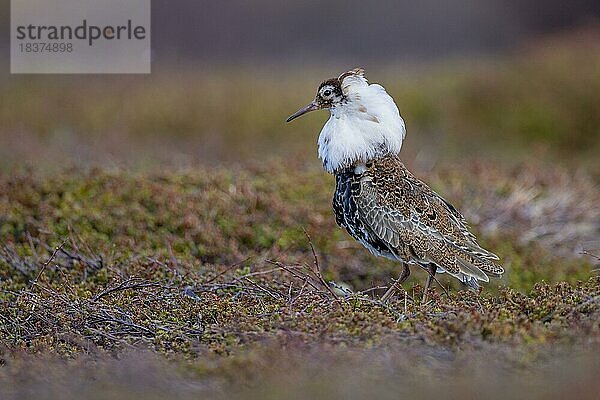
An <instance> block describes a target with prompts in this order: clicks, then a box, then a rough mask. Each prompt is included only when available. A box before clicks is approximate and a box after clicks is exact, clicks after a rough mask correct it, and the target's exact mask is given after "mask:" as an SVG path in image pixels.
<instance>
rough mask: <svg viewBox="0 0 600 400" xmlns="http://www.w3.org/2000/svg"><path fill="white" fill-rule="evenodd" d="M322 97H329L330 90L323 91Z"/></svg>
mask: <svg viewBox="0 0 600 400" xmlns="http://www.w3.org/2000/svg"><path fill="white" fill-rule="evenodd" d="M323 96H325V97H329V96H331V90H329V89H327V90H326V91H324V92H323Z"/></svg>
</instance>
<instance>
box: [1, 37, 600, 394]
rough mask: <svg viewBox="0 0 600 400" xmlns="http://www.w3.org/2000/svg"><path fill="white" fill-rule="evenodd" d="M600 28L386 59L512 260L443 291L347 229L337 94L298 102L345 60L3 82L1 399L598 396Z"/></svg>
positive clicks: (428, 135) (411, 155)
mask: <svg viewBox="0 0 600 400" xmlns="http://www.w3.org/2000/svg"><path fill="white" fill-rule="evenodd" d="M599 37H600V36H599V35H598V33H597V32H582V33H578V34H576V35H572V36H569V37H567V38H564V37H558V38H553V39H551V40H548V41H543V42H539V43H534V44H532V45H530V46H528V47H526V48H523V49H522V50H521V51H519V52H517V53H515V54H512V55H506V56H504V57H503V58H502V59H495V60H482V61H481V62H476V63H470V64H465V63H453V64H444V65H438V64H436V65H431V66H428V67H419V68H418V69H416V68H415V69H411V68H406V69H404V68H395V67H392V66H388V67H386V68H382V69H381V70H379V71H377V70H373V71H367V72H368V76H370V77H371V78H372V80H373V81H380V82H383V83H385V85H386V87H387V88H388V91H389V92H390V93H391V94H392V96H393V97H394V98H395V99H396V102H397V103H398V105H399V106H400V109H401V112H402V114H403V116H404V117H405V120H406V121H407V125H408V136H407V141H406V144H405V149H404V150H403V153H402V158H403V159H404V160H405V162H406V164H407V165H408V166H409V167H410V168H411V169H412V170H413V171H414V172H415V173H416V174H417V175H418V176H419V177H421V178H422V179H423V180H425V181H426V182H428V183H429V184H430V185H431V186H432V187H433V188H434V189H435V190H436V191H438V192H440V193H442V194H443V195H444V197H445V198H447V199H448V200H450V201H452V202H453V203H454V204H455V205H456V206H457V208H459V209H460V210H462V211H463V212H464V214H465V216H466V217H467V219H468V220H469V221H471V222H472V227H473V230H474V232H475V233H477V235H478V237H479V238H480V241H481V243H482V245H484V247H486V248H488V249H490V250H491V251H493V252H495V253H497V254H498V255H499V256H500V257H501V262H502V264H503V265H504V267H505V269H506V273H505V275H504V276H503V277H502V278H501V279H492V280H491V282H490V284H488V285H486V287H485V289H484V290H483V291H482V292H481V293H473V292H470V291H468V290H465V289H464V288H462V287H460V286H459V285H458V284H457V283H456V282H454V281H453V280H450V279H447V278H446V277H444V276H443V275H442V276H440V277H439V284H438V285H436V286H435V289H436V291H435V293H434V294H432V295H430V298H429V301H428V302H426V303H422V302H421V301H420V299H421V292H422V286H423V283H424V280H425V274H424V273H423V272H420V271H416V270H415V269H413V271H414V272H413V274H412V275H411V278H410V279H409V281H408V282H407V283H406V284H405V289H406V291H404V292H400V293H399V295H398V296H397V297H396V298H394V299H393V300H392V301H391V302H390V303H389V304H382V303H381V302H379V301H378V298H379V296H380V295H381V294H382V293H383V292H384V291H385V286H386V285H388V284H389V283H390V280H391V279H392V278H394V277H395V276H397V274H398V273H399V269H398V265H397V264H395V263H393V262H391V261H388V260H384V259H378V258H375V257H373V256H371V255H370V254H369V253H368V252H367V251H366V250H365V249H363V248H362V247H361V246H360V245H358V244H357V243H355V242H354V241H353V240H352V239H351V238H350V237H349V236H348V235H347V234H346V233H345V232H344V231H342V230H341V229H339V228H338V227H337V226H336V225H335V221H334V218H333V214H332V212H331V209H330V201H331V200H330V199H331V193H332V191H333V184H334V183H333V179H332V177H331V176H329V175H327V174H325V173H324V172H323V171H322V170H321V169H320V165H319V162H318V160H317V159H316V149H315V141H316V136H317V133H318V129H319V127H320V124H321V123H322V121H323V119H324V118H325V116H324V115H322V116H317V114H315V115H314V116H312V117H310V118H306V120H305V121H304V123H302V124H294V125H290V126H285V125H284V124H283V120H284V119H285V118H286V117H287V116H288V115H289V114H290V112H292V111H294V110H295V109H296V108H297V107H298V106H299V105H302V104H304V103H306V100H307V99H309V98H310V97H311V96H312V95H313V92H314V88H315V85H317V84H318V82H317V81H318V80H319V79H320V77H322V76H323V71H322V70H319V69H318V68H315V73H314V74H313V73H306V71H304V72H303V73H302V74H300V72H294V71H288V72H285V73H283V72H276V71H275V72H273V71H270V72H264V70H261V69H257V70H256V71H255V72H253V73H249V72H247V71H246V72H245V73H240V71H236V70H219V71H217V70H203V71H200V72H198V71H191V70H190V71H173V70H168V69H166V68H165V69H164V70H160V69H159V70H158V71H157V72H155V73H154V74H153V75H151V76H149V77H111V78H107V77H92V78H91V79H90V78H78V77H52V79H48V78H38V77H36V78H32V77H23V78H19V77H11V78H10V79H8V78H7V79H6V80H4V81H2V82H0V85H1V88H2V89H1V90H0V121H1V126H0V395H1V397H2V398H23V397H29V398H55V397H59V396H60V397H62V398H73V399H75V398H81V397H84V398H107V397H108V398H115V399H120V398H123V399H125V398H149V399H152V398H157V399H158V398H164V397H165V396H172V397H175V398H197V397H198V396H200V395H203V396H208V397H214V398H221V397H222V398H231V397H239V398H273V399H275V398H282V397H287V398H298V399H303V398H310V397H316V396H318V397H322V398H329V397H337V398H365V397H373V396H378V397H399V396H400V397H401V396H403V395H407V396H408V395H410V396H411V397H413V398H429V397H433V396H444V397H446V396H451V397H458V396H468V397H474V396H476V397H485V398H501V397H502V398H505V397H507V396H508V397H511V396H518V395H519V394H522V393H524V392H527V393H528V396H527V397H530V398H563V397H564V396H566V395H569V396H574V397H576V398H595V396H597V394H598V393H599V392H600V386H599V385H600V383H599V382H598V379H597V376H598V373H600V351H599V350H600V276H599V257H600V207H599V206H598V205H599V204H600V191H599V190H598V184H599V178H600V168H599V166H600V165H599V164H598V159H597V154H598V151H599V150H600V47H598V44H599V43H600V39H599ZM273 76H276V77H277V79H273ZM274 82H276V84H274ZM596 398H597V397H596Z"/></svg>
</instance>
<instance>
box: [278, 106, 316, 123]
mask: <svg viewBox="0 0 600 400" xmlns="http://www.w3.org/2000/svg"><path fill="white" fill-rule="evenodd" d="M318 109H319V106H318V105H317V103H315V102H314V101H313V102H312V103H310V104H309V105H307V106H306V107H303V108H301V109H299V110H298V111H296V112H295V113H293V114H292V115H290V117H289V118H288V119H287V120H286V121H285V122H290V121H291V120H293V119H296V118H298V117H299V116H301V115H304V114H306V113H309V112H311V111H315V110H318Z"/></svg>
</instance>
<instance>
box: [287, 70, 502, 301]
mask: <svg viewBox="0 0 600 400" xmlns="http://www.w3.org/2000/svg"><path fill="white" fill-rule="evenodd" d="M322 109H327V110H329V113H330V117H329V119H328V120H327V122H326V123H325V125H324V126H323V129H322V130H321V134H320V135H319V141H318V144H319V158H320V159H321V160H322V161H323V167H324V169H325V170H326V171H327V172H329V173H331V174H333V175H335V181H336V187H335V193H334V196H333V210H334V212H335V219H336V222H337V223H338V225H340V226H341V227H343V228H345V229H346V230H347V231H348V233H349V234H350V235H351V236H352V237H354V238H355V239H356V240H357V241H359V242H360V243H361V244H362V245H363V246H365V247H366V248H367V249H369V250H370V251H371V252H372V253H373V254H375V255H377V256H382V257H387V258H390V259H392V260H396V261H399V262H401V263H402V266H403V270H402V272H401V273H400V276H399V278H398V279H397V280H396V281H395V282H394V283H393V284H392V285H391V286H390V288H389V289H388V291H387V292H386V293H385V294H384V295H383V297H382V298H381V300H382V301H388V300H389V299H390V297H391V296H393V294H394V293H395V291H396V289H397V287H398V286H399V285H401V284H402V283H403V282H404V281H405V280H406V279H407V278H408V276H409V275H410V269H409V266H410V265H417V266H419V267H421V268H423V269H425V270H426V271H427V273H428V277H427V281H426V283H425V291H424V294H423V299H424V300H425V299H426V295H427V291H428V289H429V286H430V284H431V282H432V280H433V279H435V274H436V273H442V272H445V273H448V274H450V275H452V276H453V277H455V278H457V279H459V280H460V281H461V282H462V283H464V284H465V285H467V286H468V287H469V288H471V289H473V290H477V289H478V288H479V281H483V282H488V281H489V278H488V275H491V276H500V275H502V273H504V270H503V268H502V267H501V266H500V265H498V264H497V263H496V262H495V260H498V257H497V256H496V255H495V254H493V253H491V252H489V251H487V250H485V249H483V248H482V247H481V246H480V245H479V244H477V240H476V238H475V236H474V235H473V234H472V233H471V232H470V231H469V226H468V224H467V222H466V220H465V218H464V217H463V216H462V214H461V213H460V212H459V211H457V210H456V208H454V207H453V206H452V205H451V204H450V203H449V202H447V201H446V200H444V199H443V198H442V197H441V196H440V195H438V194H437V193H436V192H434V191H433V190H431V189H430V188H429V186H427V185H426V184H425V183H423V182H422V181H421V180H419V179H418V178H416V177H415V176H414V175H413V174H411V173H410V171H408V169H407V168H406V167H405V166H404V165H403V164H402V162H401V161H400V158H399V156H398V154H399V153H400V149H401V147H402V141H403V140H404V137H405V135H406V128H405V125H404V120H403V119H402V117H401V116H400V112H399V111H398V107H397V106H396V104H395V103H394V100H393V99H392V97H391V96H390V95H389V94H388V93H387V92H386V91H385V89H384V88H383V87H382V86H381V85H378V84H369V82H368V81H367V79H366V78H365V75H364V70H363V69H361V68H357V69H354V70H352V71H348V72H345V73H343V74H341V75H340V76H339V77H337V78H332V79H328V80H326V81H324V82H323V83H321V85H320V86H319V89H318V90H317V94H316V97H315V99H314V101H312V102H311V103H310V104H308V105H307V106H306V107H304V108H301V109H300V110H298V111H297V112H296V113H294V114H293V115H291V116H290V117H289V118H288V119H287V122H290V121H291V120H293V119H295V118H297V117H299V116H301V115H304V114H306V113H308V112H310V111H315V110H322Z"/></svg>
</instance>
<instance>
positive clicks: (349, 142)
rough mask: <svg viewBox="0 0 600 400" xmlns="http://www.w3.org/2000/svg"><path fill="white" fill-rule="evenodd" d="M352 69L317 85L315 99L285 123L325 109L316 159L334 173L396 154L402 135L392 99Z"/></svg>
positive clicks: (402, 131)
mask: <svg viewBox="0 0 600 400" xmlns="http://www.w3.org/2000/svg"><path fill="white" fill-rule="evenodd" d="M364 72H365V71H364V70H363V69H362V68H356V69H353V70H351V71H348V72H344V73H343V74H341V75H340V76H339V77H337V78H331V79H327V80H326V81H324V82H323V83H321V84H320V85H319V89H318V90H317V94H316V96H315V99H314V100H313V101H312V102H310V103H309V104H308V105H307V106H306V107H303V108H301V109H299V110H298V111H296V112H295V113H294V114H292V115H291V116H290V117H289V118H288V119H287V122H290V121H291V120H293V119H295V118H298V117H299V116H301V115H304V114H306V113H308V112H311V111H315V110H322V109H328V110H329V112H330V114H331V115H330V117H329V120H328V121H327V122H326V123H325V126H323V129H322V130H321V134H320V135H319V157H320V158H321V159H322V160H323V166H324V167H325V169H326V170H327V171H328V172H331V173H334V172H335V171H337V170H339V169H340V168H346V167H347V166H349V165H353V164H355V163H356V162H365V161H367V160H370V159H373V158H376V157H379V156H381V155H385V154H390V153H391V154H398V153H399V152H400V148H401V147H402V141H403V139H404V135H405V133H406V130H405V126H404V121H403V120H402V117H401V116H400V112H399V111H398V107H396V104H395V103H394V100H393V99H392V98H391V97H390V95H389V94H388V93H387V92H386V91H385V89H384V88H383V87H382V86H381V85H378V84H369V82H368V81H367V79H366V78H365V74H364Z"/></svg>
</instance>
